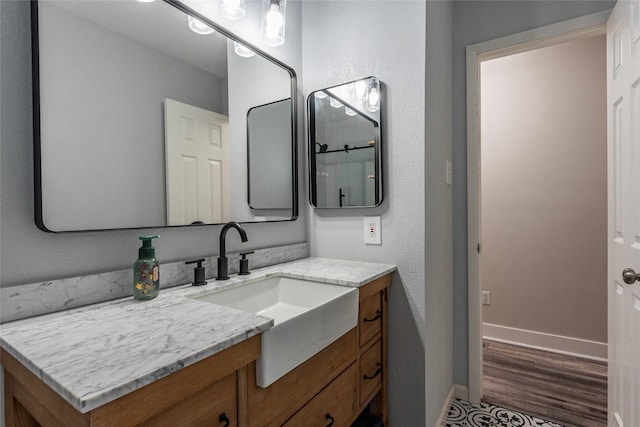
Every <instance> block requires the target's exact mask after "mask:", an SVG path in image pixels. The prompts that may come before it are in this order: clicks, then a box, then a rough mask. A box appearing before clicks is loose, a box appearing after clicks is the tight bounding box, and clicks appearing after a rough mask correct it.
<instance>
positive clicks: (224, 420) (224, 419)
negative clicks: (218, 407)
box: [218, 412, 229, 427]
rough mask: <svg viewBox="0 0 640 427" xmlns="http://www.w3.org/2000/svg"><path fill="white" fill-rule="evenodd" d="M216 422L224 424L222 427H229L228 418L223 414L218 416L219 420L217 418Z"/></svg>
mask: <svg viewBox="0 0 640 427" xmlns="http://www.w3.org/2000/svg"><path fill="white" fill-rule="evenodd" d="M218 422H219V423H224V424H222V427H229V418H227V414H226V413H224V412H223V413H221V414H220V418H218Z"/></svg>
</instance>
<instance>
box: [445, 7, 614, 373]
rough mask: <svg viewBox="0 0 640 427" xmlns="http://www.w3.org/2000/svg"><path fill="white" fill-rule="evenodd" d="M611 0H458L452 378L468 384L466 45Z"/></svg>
mask: <svg viewBox="0 0 640 427" xmlns="http://www.w3.org/2000/svg"><path fill="white" fill-rule="evenodd" d="M613 4H614V2H613V1H581V0H576V1H562V0H553V1H457V2H455V6H454V37H453V49H454V50H453V79H454V80H453V83H454V85H453V88H454V89H453V164H454V165H455V167H454V171H453V183H454V184H453V242H454V246H453V261H454V263H453V280H454V330H455V335H454V357H455V360H454V382H455V383H456V384H462V385H467V384H468V382H469V372H468V365H469V361H468V328H467V322H468V316H467V169H466V164H467V140H466V138H467V135H466V108H467V106H466V68H465V67H466V65H465V47H466V46H467V45H470V44H475V43H480V42H483V41H487V40H491V39H495V38H498V37H502V36H506V35H509V34H514V33H518V32H522V31H526V30H530V29H532V28H536V27H541V26H544V25H549V24H553V23H555V22H560V21H564V20H567V19H571V18H575V17H578V16H583V15H588V14H590V13H595V12H598V11H601V10H605V9H609V8H611V7H613Z"/></svg>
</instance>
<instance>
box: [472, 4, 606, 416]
mask: <svg viewBox="0 0 640 427" xmlns="http://www.w3.org/2000/svg"><path fill="white" fill-rule="evenodd" d="M607 16H608V12H604V13H598V14H594V15H588V16H585V17H581V18H577V19H574V20H570V21H566V22H562V23H559V24H554V25H551V26H547V27H543V28H538V29H536V30H532V31H529V32H526V33H520V34H516V35H513V36H508V37H504V38H501V39H497V40H492V41H489V42H484V43H480V44H478V45H473V46H469V47H468V48H467V106H468V107H467V108H468V123H467V129H468V147H467V149H468V165H467V166H468V167H467V176H468V221H469V223H468V227H469V228H468V239H469V251H468V255H469V266H468V267H469V400H471V401H472V402H478V401H480V399H481V398H482V396H483V336H486V335H488V336H490V337H492V338H494V339H495V340H496V342H498V341H503V342H507V343H509V342H516V343H524V344H525V346H526V347H538V350H540V348H542V349H553V350H554V351H559V352H560V353H570V354H571V353H575V354H587V355H591V356H592V357H593V358H594V359H601V360H603V359H606V344H603V343H605V342H606V310H607V306H606V267H607V265H606V243H605V242H606V77H605V76H604V75H603V76H602V80H601V83H600V87H599V89H601V90H602V91H603V93H604V99H603V100H602V105H601V106H600V108H601V115H602V117H601V124H602V129H599V130H598V132H601V138H600V141H599V142H600V146H599V149H600V151H601V153H600V154H599V155H598V154H597V149H598V148H597V147H596V151H595V152H594V153H596V154H594V155H595V156H596V157H598V156H599V157H600V159H599V161H600V163H598V159H592V160H593V161H594V162H595V163H593V164H592V165H591V166H587V164H585V163H584V162H585V160H584V159H582V158H580V156H578V155H577V154H579V153H577V151H576V150H577V149H578V148H580V145H579V144H580V143H582V142H583V140H586V136H590V135H586V134H585V133H584V132H585V131H586V129H585V124H584V123H583V124H582V125H576V124H572V123H571V118H572V117H574V118H577V119H580V118H581V117H580V116H581V115H583V113H581V112H580V108H578V107H584V105H580V106H576V107H575V108H574V109H573V110H572V109H571V107H570V106H568V105H563V102H564V101H565V100H566V99H565V98H563V93H564V92H566V90H569V89H568V88H566V87H565V86H562V87H556V88H555V89H554V84H556V83H557V84H560V85H566V84H567V83H566V80H565V82H564V83H562V79H561V77H562V76H561V74H562V73H563V68H562V67H561V66H560V64H559V62H560V59H561V58H566V57H569V56H577V52H578V51H580V50H581V49H583V48H585V47H586V46H587V45H589V44H598V43H600V44H601V49H603V50H604V48H605V46H604V42H603V39H604V34H605V25H604V24H605V22H606V19H607ZM554 55H556V56H555V58H556V60H554V59H552V58H553V57H554ZM604 58H605V56H604V52H602V64H601V69H602V72H603V73H604V70H605V59H604ZM523 61H524V62H523ZM532 61H533V62H532ZM536 61H538V62H536ZM532 63H533V64H535V63H537V64H539V65H538V66H539V68H537V69H536V68H535V67H532V66H531V64H532ZM514 66H515V67H516V68H513V67H514ZM510 67H511V68H510ZM517 67H520V69H521V70H526V72H527V73H529V74H530V75H529V76H528V77H532V76H533V77H536V78H537V79H543V80H542V81H543V82H544V83H537V84H538V85H539V86H540V85H543V86H540V87H537V88H536V87H535V86H534V85H529V86H528V84H527V83H526V77H527V76H526V75H524V74H526V73H520V75H518V76H516V77H517V78H515V79H511V80H509V81H508V80H507V79H505V77H506V76H509V75H511V76H513V75H514V74H513V73H514V72H513V70H514V69H517ZM570 74H571V77H570V80H571V79H573V80H575V81H576V82H578V81H579V80H580V79H582V78H583V77H584V75H583V74H587V73H578V72H576V71H575V70H574V71H572V72H570ZM565 77H566V76H565ZM545 78H546V79H547V80H544V79H545ZM518 79H520V80H518ZM510 84H512V85H514V86H512V87H509V88H507V86H508V85H510ZM492 85H493V86H492ZM541 87H546V88H550V92H547V93H548V94H549V96H548V97H547V98H546V99H545V98H544V97H543V96H541V95H542V93H543V92H544V91H542V90H540V88H541ZM560 89H562V90H560ZM577 90H578V91H580V89H577ZM582 90H583V91H584V90H585V89H584V86H583V89H582ZM587 90H588V88H587ZM516 92H517V93H516ZM481 94H482V97H481ZM488 94H489V95H490V97H491V98H489V96H487V95H488ZM514 96H516V97H517V96H521V97H524V98H522V99H521V101H520V104H521V105H520V106H521V107H522V108H520V109H519V110H520V113H519V114H520V116H519V117H518V116H516V115H514V113H515V111H516V110H518V109H517V108H514V105H513V104H511V103H512V102H513V99H514ZM567 98H569V97H567ZM583 102H588V101H583ZM536 114H538V116H536ZM545 115H546V116H545ZM534 117H535V118H534ZM554 122H557V123H561V124H564V126H563V127H564V129H565V130H568V131H571V132H565V130H563V131H561V134H560V136H558V135H556V136H555V137H553V138H552V137H550V136H549V134H548V131H549V129H553V128H557V126H556V125H555V124H554ZM575 131H577V134H572V132H575ZM590 131H591V133H593V132H594V130H593V129H591V130H590ZM581 132H582V134H581ZM580 135H582V137H581V136H580ZM585 135H586V136H585ZM570 141H573V143H574V144H577V145H574V146H571V144H570V143H569V142H570ZM527 144H528V145H527ZM572 155H573V157H572ZM545 156H548V157H546V159H545ZM563 159H564V160H563ZM567 159H569V160H567ZM571 159H574V160H575V161H574V162H572V161H571ZM581 163H582V166H583V169H582V170H580V164H581ZM481 165H482V167H481ZM593 165H597V166H596V168H599V172H598V171H595V170H594V166H593ZM574 167H577V169H574ZM572 170H573V173H572V172H571V171H572ZM545 171H546V172H548V173H546V172H545ZM487 172H490V173H487ZM557 172H566V173H565V174H564V175H563V174H562V173H561V174H559V175H558V174H557ZM581 174H583V175H581ZM594 175H597V177H595V180H594V181H592V182H590V183H589V182H587V181H589V180H588V179H587V178H594ZM581 177H582V179H581ZM567 183H570V184H572V185H573V186H571V185H568V186H567V185H565V184H567ZM596 183H598V184H597V185H600V186H601V187H602V188H600V189H599V190H598V189H595V188H594V185H596ZM581 185H583V186H585V185H586V187H582V189H580V186H581ZM590 189H594V192H593V193H597V194H599V200H598V203H600V207H599V208H597V209H599V212H597V213H596V216H599V217H601V218H599V219H596V220H595V221H596V222H597V221H600V231H599V232H600V233H601V234H602V236H600V238H599V239H596V240H599V241H600V242H602V247H600V248H596V250H595V251H591V253H590V254H579V255H580V256H579V257H578V258H579V259H580V261H579V262H578V261H577V260H573V261H572V260H571V258H572V256H576V253H575V252H577V251H573V250H571V249H569V247H568V246H563V244H565V243H571V241H573V242H574V243H575V241H576V240H580V238H581V237H586V236H588V234H589V231H587V232H586V234H585V232H582V231H574V232H573V234H572V235H569V234H570V233H571V232H570V229H571V227H575V226H578V229H580V224H578V223H580V221H581V220H587V221H590V220H592V219H594V218H593V216H594V215H593V214H594V213H593V212H592V209H590V208H588V207H587V206H588V205H589V203H590V202H593V200H591V201H588V200H587V201H586V205H582V204H580V203H582V202H585V200H582V201H580V200H578V199H580V197H578V196H580V195H582V196H587V197H586V199H589V196H590V192H589V190H590ZM486 190H489V191H486ZM600 199H601V200H600ZM572 202H573V203H572ZM592 206H593V205H592ZM559 212H560V213H564V214H565V215H558V213H559ZM558 218H559V219H558ZM586 230H589V226H587V228H586ZM545 236H546V241H545ZM480 243H481V245H480ZM578 246H580V245H578ZM587 246H588V244H586V243H583V247H584V248H587ZM590 249H593V248H590ZM479 250H481V251H482V252H481V253H482V258H481V257H480V254H479ZM554 251H555V253H554ZM563 252H564V253H565V255H567V254H568V256H564V259H561V260H559V259H558V258H559V255H558V254H562V253H563ZM586 252H589V251H586ZM585 257H586V258H585ZM589 257H592V259H593V257H596V259H597V258H598V257H599V261H600V266H599V267H598V268H600V269H601V271H600V272H599V273H597V274H596V275H598V276H601V277H599V279H600V288H599V290H596V291H594V292H595V293H596V294H597V293H598V292H600V293H601V294H602V295H599V294H598V295H599V296H598V298H599V301H596V304H595V305H593V307H590V308H588V309H586V311H593V310H595V311H598V313H597V315H594V314H593V313H591V319H590V320H591V321H593V323H592V324H591V325H590V326H589V322H586V324H575V323H574V324H569V323H568V322H563V321H562V319H563V318H567V317H569V316H570V313H571V310H575V309H576V308H577V307H578V306H579V304H578V305H576V303H578V302H580V298H581V296H580V293H579V289H580V288H579V286H580V282H581V279H580V278H579V277H575V276H574V277H572V276H571V275H570V273H571V271H576V270H574V267H576V268H577V270H578V271H579V270H580V267H579V265H580V264H582V263H583V262H584V259H588V258H589ZM562 261H564V262H562ZM545 263H546V264H545ZM574 263H578V264H579V265H577V266H576V265H575V264H574ZM594 263H595V262H594ZM594 263H592V264H594ZM582 265H584V264H582ZM590 267H593V265H591V266H590ZM567 273H569V276H566V274H567ZM600 273H601V274H600ZM558 284H562V285H564V284H569V285H570V286H569V287H568V288H566V289H565V290H562V291H561V290H560V289H559V288H554V286H557V285H558ZM573 286H578V288H577V290H576V289H573V290H572V289H571V288H572V287H573ZM518 288H520V289H519V290H518V291H517V292H520V294H519V296H518V294H514V293H513V292H514V290H516V289H518ZM483 291H488V292H490V293H491V294H490V295H487V294H484V293H483ZM527 292H528V293H529V295H527ZM594 295H595V294H594ZM483 297H484V298H483ZM517 298H520V299H521V301H520V302H519V303H514V302H515V301H517ZM483 299H484V301H485V302H486V301H487V299H490V304H491V305H484V306H483V305H482V301H483ZM583 302H584V300H583ZM598 302H599V303H600V304H601V305H600V307H599V308H598V307H597V303H598ZM554 305H555V306H554ZM566 307H572V308H570V309H569V310H565V309H564V308H566ZM594 307H595V308H594ZM483 308H484V310H483ZM545 308H550V310H551V311H550V312H548V313H545V312H544V309H545ZM567 311H568V312H567ZM485 317H486V319H485ZM505 319H510V320H505ZM483 320H484V323H487V325H485V327H484V330H483ZM578 323H580V322H578ZM505 324H506V325H508V326H507V327H505ZM583 326H585V327H587V328H588V330H582V331H580V330H579V329H580V328H581V327H583ZM576 328H577V329H576ZM567 336H574V337H581V338H579V339H573V340H572V339H568V340H567V339H563V338H566V337H567ZM495 349H499V350H501V351H502V350H504V349H500V346H493V347H492V350H495ZM511 350H512V349H510V350H509V351H511ZM492 374H493V373H492ZM604 377H605V378H606V372H605V374H604ZM604 395H605V396H606V386H605V394H604ZM541 415H544V414H541Z"/></svg>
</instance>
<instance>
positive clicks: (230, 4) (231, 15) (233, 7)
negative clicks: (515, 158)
mask: <svg viewBox="0 0 640 427" xmlns="http://www.w3.org/2000/svg"><path fill="white" fill-rule="evenodd" d="M218 12H220V15H222V16H224V17H225V18H227V19H231V20H235V19H240V18H243V17H244V16H245V15H246V14H247V8H246V5H245V0H218ZM236 53H237V52H236Z"/></svg>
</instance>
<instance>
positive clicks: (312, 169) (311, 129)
mask: <svg viewBox="0 0 640 427" xmlns="http://www.w3.org/2000/svg"><path fill="white" fill-rule="evenodd" d="M368 79H375V80H376V81H377V82H378V84H379V85H380V86H379V87H380V94H381V96H382V99H383V100H384V97H385V95H386V91H385V85H384V83H383V82H382V81H380V79H378V78H377V77H375V76H368V77H364V78H361V79H356V80H352V81H349V82H346V83H341V84H339V85H334V86H330V87H327V88H322V89H318V90H315V91H313V92H311V93H310V94H309V96H308V97H307V118H308V121H309V125H308V129H307V130H308V132H307V150H308V167H309V203H310V204H311V206H313V207H314V208H315V209H339V210H340V209H368V208H375V207H378V206H380V205H381V204H382V202H383V201H384V192H383V183H384V168H383V154H382V153H383V147H384V143H383V140H382V126H383V124H382V120H383V117H384V102H383V101H381V102H380V110H379V111H380V122H375V121H374V120H373V119H371V118H369V117H367V116H362V117H364V118H365V119H366V120H369V121H371V122H373V125H374V134H375V143H376V152H375V165H376V166H375V167H376V169H375V175H376V177H379V179H378V178H376V186H375V198H376V203H375V204H373V205H368V206H332V207H318V202H317V182H316V179H315V177H316V150H315V146H316V141H315V137H314V135H315V128H316V124H315V122H316V120H315V102H314V101H313V99H314V94H315V93H316V92H321V91H326V90H330V89H333V88H337V87H340V86H344V85H348V84H350V83H354V82H357V81H360V80H368Z"/></svg>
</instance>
